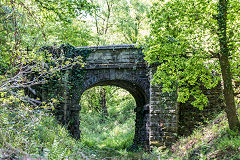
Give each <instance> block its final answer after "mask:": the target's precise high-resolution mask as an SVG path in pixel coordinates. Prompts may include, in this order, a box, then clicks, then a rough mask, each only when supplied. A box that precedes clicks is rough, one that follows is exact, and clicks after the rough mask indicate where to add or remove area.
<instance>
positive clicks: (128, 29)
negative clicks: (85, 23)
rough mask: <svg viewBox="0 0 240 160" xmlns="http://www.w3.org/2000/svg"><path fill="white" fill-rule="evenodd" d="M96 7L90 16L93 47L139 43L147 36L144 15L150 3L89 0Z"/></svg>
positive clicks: (125, 0)
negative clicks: (93, 36)
mask: <svg viewBox="0 0 240 160" xmlns="http://www.w3.org/2000/svg"><path fill="white" fill-rule="evenodd" d="M91 2H92V4H93V5H95V6H96V9H95V10H94V11H93V15H92V16H90V17H91V18H90V20H92V21H91V24H92V28H93V31H94V33H93V35H95V37H96V40H95V41H94V42H93V43H94V44H95V45H111V44H122V43H140V41H141V40H142V39H143V38H144V36H146V35H148V33H149V32H148V30H149V26H148V23H147V18H146V14H147V13H148V11H149V8H150V7H149V6H150V2H145V1H143V0H141V1H139V0H138V1H137V0H120V1H119V0H91Z"/></svg>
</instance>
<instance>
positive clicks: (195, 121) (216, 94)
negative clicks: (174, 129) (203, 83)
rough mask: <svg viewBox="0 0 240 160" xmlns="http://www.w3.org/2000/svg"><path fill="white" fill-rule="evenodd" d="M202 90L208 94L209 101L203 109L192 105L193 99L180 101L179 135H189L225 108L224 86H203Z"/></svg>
mask: <svg viewBox="0 0 240 160" xmlns="http://www.w3.org/2000/svg"><path fill="white" fill-rule="evenodd" d="M202 91H203V93H204V94H205V95H207V97H208V100H209V103H208V105H207V106H206V107H204V109H203V110H199V109H198V108H196V107H193V106H192V105H191V101H188V102H186V103H179V121H178V124H179V125H178V126H179V127H178V136H188V135H190V134H191V133H192V131H193V130H194V129H195V128H196V126H199V125H201V124H204V123H205V122H206V120H211V119H212V118H214V116H216V113H219V112H220V111H222V110H223V108H224V103H223V94H222V88H221V85H220V84H219V85H218V86H217V87H215V88H213V89H211V90H208V89H206V88H204V87H202Z"/></svg>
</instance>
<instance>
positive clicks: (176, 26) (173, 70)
mask: <svg viewBox="0 0 240 160" xmlns="http://www.w3.org/2000/svg"><path fill="white" fill-rule="evenodd" d="M238 10H239V4H238V3H237V1H234V0H233V1H226V0H219V1H210V0H208V1H204V0H183V1H182V0H173V1H165V2H158V3H155V4H154V6H153V9H152V12H151V15H150V17H151V20H152V24H151V36H150V37H151V38H150V39H149V41H148V45H149V48H148V50H147V52H146V60H147V61H148V62H149V63H156V62H157V63H159V65H158V67H157V71H156V73H155V75H154V82H155V83H158V84H162V85H163V91H164V92H171V91H174V90H177V89H178V101H179V102H183V103H184V102H186V101H187V100H189V98H190V97H191V98H193V99H194V101H193V102H192V105H194V106H196V107H198V108H200V109H203V107H204V106H205V105H207V103H208V99H207V97H206V96H205V95H204V94H203V93H202V91H201V86H202V85H203V86H205V87H206V88H207V89H211V88H213V87H215V86H216V85H217V84H218V83H219V82H220V80H221V79H220V77H219V76H218V75H221V77H222V81H223V84H224V100H225V104H226V107H225V111H226V113H227V118H228V122H229V127H230V129H234V128H236V127H237V128H239V127H240V124H239V120H238V118H237V114H236V106H235V102H234V92H233V87H232V80H233V77H232V74H233V73H234V71H235V69H233V68H232V66H231V64H233V63H235V66H238V67H239V63H238V65H236V63H237V61H236V59H238V61H239V50H238V49H237V47H238V46H239V44H238V43H236V41H238V40H239V39H238V38H239V33H238V32H237V31H236V28H237V26H238V27H239V23H238V22H239V18H238V17H237V16H236V15H237V12H238ZM236 55H238V56H236ZM231 57H235V58H236V57H238V58H236V59H231Z"/></svg>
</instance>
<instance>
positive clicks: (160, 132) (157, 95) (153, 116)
mask: <svg viewBox="0 0 240 160" xmlns="http://www.w3.org/2000/svg"><path fill="white" fill-rule="evenodd" d="M154 72H155V69H154V68H152V69H151V71H150V74H151V78H152V76H153V74H154ZM149 123H150V124H149V130H150V135H149V138H150V146H151V147H154V146H156V147H158V146H164V145H165V146H169V145H171V144H172V143H173V142H174V141H175V140H176V137H177V130H178V105H177V95H176V92H175V93H174V92H173V93H162V89H161V86H155V85H151V86H150V121H149Z"/></svg>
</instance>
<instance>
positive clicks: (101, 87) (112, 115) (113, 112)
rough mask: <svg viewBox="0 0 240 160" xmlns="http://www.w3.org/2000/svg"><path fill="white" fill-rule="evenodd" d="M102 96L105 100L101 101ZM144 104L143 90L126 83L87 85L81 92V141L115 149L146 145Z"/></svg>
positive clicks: (105, 82)
mask: <svg viewBox="0 0 240 160" xmlns="http://www.w3.org/2000/svg"><path fill="white" fill-rule="evenodd" d="M104 92H105V93H104ZM106 92H108V93H106ZM90 93H92V94H93V95H91V94H90ZM96 93H97V95H96ZM94 94H95V95H94ZM104 94H105V95H104ZM107 94H108V95H107ZM94 96H95V97H94ZM101 96H102V97H101ZM103 97H105V98H108V99H105V102H104V100H102V99H103ZM93 98H95V100H94V99H93ZM96 98H98V100H97V99H96ZM89 102H90V103H91V104H90V103H89ZM147 102H148V99H147V96H146V94H145V92H144V90H143V89H142V88H140V87H139V86H137V85H136V84H133V83H130V82H128V81H122V80H114V81H111V80H107V81H102V82H99V83H96V84H94V85H91V86H89V87H88V88H86V89H85V90H83V91H82V92H81V100H80V105H81V108H82V110H81V112H80V119H81V123H80V130H81V139H82V140H83V141H84V142H85V143H86V144H87V145H90V146H98V147H108V148H116V149H117V148H118V149H119V148H122V149H123V148H129V147H130V148H132V149H137V148H138V146H143V147H144V146H147V145H148V133H147V121H148V119H147V116H146V115H147V114H146V113H147V112H146V107H145V106H146V104H147ZM94 103H95V106H94ZM96 104H98V106H97V105H96ZM87 106H88V107H87ZM89 106H90V107H89ZM94 107H95V108H94ZM89 118H90V119H89ZM91 123H92V124H91ZM88 126H89V127H88ZM94 126H95V127H94ZM109 127H110V128H109ZM94 130H95V131H96V132H95V133H93V131H94ZM96 133H97V134H96ZM117 133H118V135H117ZM94 135H95V136H94ZM114 135H115V137H114ZM91 138H92V139H91ZM136 147H137V148H136Z"/></svg>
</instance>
